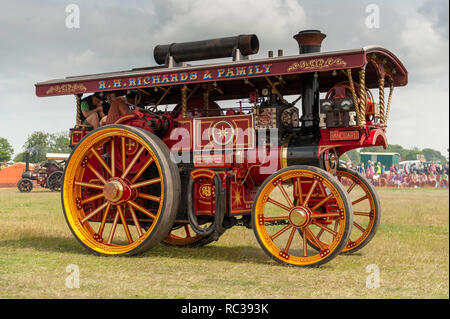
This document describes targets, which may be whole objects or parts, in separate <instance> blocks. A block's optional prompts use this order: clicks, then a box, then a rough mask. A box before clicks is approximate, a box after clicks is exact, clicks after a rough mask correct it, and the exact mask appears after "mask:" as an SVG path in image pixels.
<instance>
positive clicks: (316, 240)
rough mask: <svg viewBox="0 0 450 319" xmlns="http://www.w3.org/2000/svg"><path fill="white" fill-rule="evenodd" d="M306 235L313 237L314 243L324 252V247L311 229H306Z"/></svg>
mask: <svg viewBox="0 0 450 319" xmlns="http://www.w3.org/2000/svg"><path fill="white" fill-rule="evenodd" d="M305 231H306V234H308V235H309V237H311V239H312V240H313V241H314V243H315V244H316V245H317V246H318V247H319V249H320V251H322V250H323V246H322V244H321V243H320V240H319V239H318V238H317V237H316V236H315V235H314V233H313V232H312V230H311V229H309V228H308V227H306V228H305Z"/></svg>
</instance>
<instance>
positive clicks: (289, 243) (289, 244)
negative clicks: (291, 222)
mask: <svg viewBox="0 0 450 319" xmlns="http://www.w3.org/2000/svg"><path fill="white" fill-rule="evenodd" d="M295 232H296V229H295V228H292V231H291V233H290V234H289V239H288V241H287V243H286V246H285V247H284V252H285V253H286V254H287V253H288V252H289V248H290V247H291V244H292V239H293V238H294V234H295Z"/></svg>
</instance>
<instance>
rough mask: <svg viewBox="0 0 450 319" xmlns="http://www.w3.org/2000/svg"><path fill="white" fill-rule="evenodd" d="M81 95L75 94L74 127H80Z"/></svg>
mask: <svg viewBox="0 0 450 319" xmlns="http://www.w3.org/2000/svg"><path fill="white" fill-rule="evenodd" d="M82 96H83V94H75V98H76V101H77V121H76V125H77V126H78V125H81V97H82Z"/></svg>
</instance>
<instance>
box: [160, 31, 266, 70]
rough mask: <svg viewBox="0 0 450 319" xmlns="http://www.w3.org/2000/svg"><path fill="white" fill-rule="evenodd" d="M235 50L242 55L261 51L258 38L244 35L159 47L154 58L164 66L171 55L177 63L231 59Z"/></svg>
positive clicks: (252, 35)
mask: <svg viewBox="0 0 450 319" xmlns="http://www.w3.org/2000/svg"><path fill="white" fill-rule="evenodd" d="M235 49H239V51H240V53H241V54H242V55H251V54H255V53H257V52H258V50H259V41H258V37H257V36H256V35H254V34H244V35H239V36H235V37H226V38H217V39H211V40H203V41H194V42H184V43H172V44H164V45H157V46H156V47H155V48H154V50H153V56H154V58H155V61H156V63H158V64H164V63H166V58H167V56H169V55H170V56H172V57H173V59H174V60H175V62H186V61H198V60H206V59H218V58H226V57H231V56H233V52H234V50H235Z"/></svg>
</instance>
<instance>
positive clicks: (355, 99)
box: [347, 69, 361, 122]
mask: <svg viewBox="0 0 450 319" xmlns="http://www.w3.org/2000/svg"><path fill="white" fill-rule="evenodd" d="M347 77H348V82H349V83H350V88H351V89H352V97H353V105H354V106H355V111H356V118H357V119H358V122H359V119H360V115H359V114H360V112H361V111H360V109H359V105H358V97H357V96H356V90H355V84H354V83H353V76H352V70H351V69H347Z"/></svg>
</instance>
